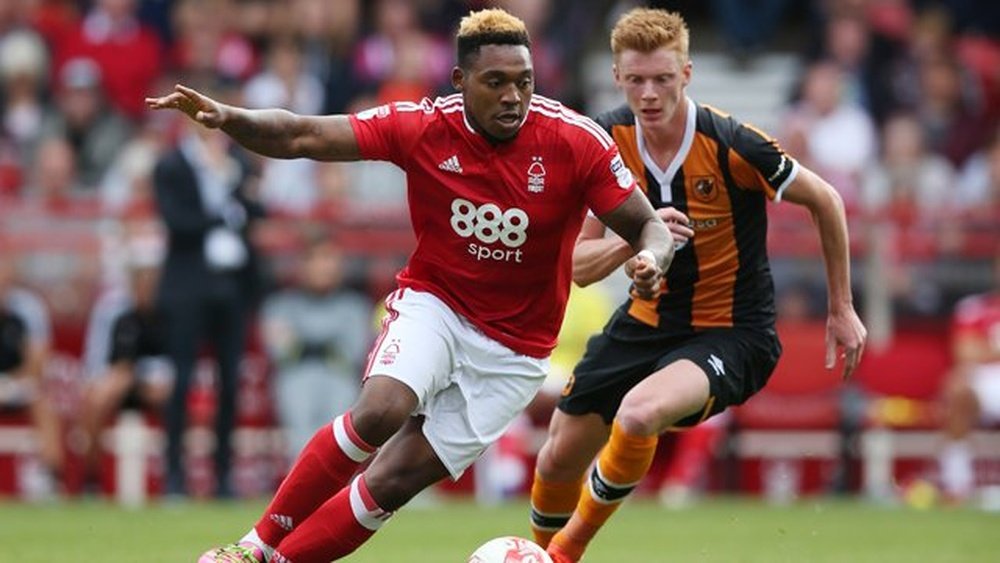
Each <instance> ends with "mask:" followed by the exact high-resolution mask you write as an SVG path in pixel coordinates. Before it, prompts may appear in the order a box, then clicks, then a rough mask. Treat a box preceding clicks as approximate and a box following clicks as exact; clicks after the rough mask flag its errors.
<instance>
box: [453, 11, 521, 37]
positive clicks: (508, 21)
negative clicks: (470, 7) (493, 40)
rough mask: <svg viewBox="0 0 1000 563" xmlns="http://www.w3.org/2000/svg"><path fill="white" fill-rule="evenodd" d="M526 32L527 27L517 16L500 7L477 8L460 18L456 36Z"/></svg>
mask: <svg viewBox="0 0 1000 563" xmlns="http://www.w3.org/2000/svg"><path fill="white" fill-rule="evenodd" d="M494 33H495V34H508V33H509V34H521V33H523V34H524V35H527V34H528V28H527V27H525V26H524V22H523V21H521V20H520V19H519V18H518V17H517V16H514V15H511V14H510V13H508V12H507V11H505V10H501V9H500V8H492V9H489V10H479V11H478V12H472V13H470V14H469V15H467V16H465V17H464V18H462V22H461V23H459V24H458V37H459V38H462V37H469V36H472V35H487V34H494Z"/></svg>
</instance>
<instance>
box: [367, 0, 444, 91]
mask: <svg viewBox="0 0 1000 563" xmlns="http://www.w3.org/2000/svg"><path fill="white" fill-rule="evenodd" d="M417 9H418V8H417V6H416V5H415V4H414V3H412V2H409V1H408V0H377V1H376V2H375V5H374V10H373V13H374V15H373V20H374V21H373V27H374V32H373V33H371V34H370V35H368V36H367V37H365V38H364V39H362V40H361V42H360V43H359V44H358V47H357V51H356V52H355V56H354V72H355V77H356V79H357V80H359V81H361V83H362V84H364V87H363V88H364V89H365V90H367V91H368V92H370V93H372V94H374V96H375V98H376V103H387V102H389V101H396V100H410V101H415V102H418V101H420V100H421V99H423V98H424V97H428V96H432V95H434V94H435V93H437V92H440V91H443V90H446V89H447V84H448V77H449V74H448V73H449V72H451V63H452V59H451V51H450V50H449V45H448V44H447V42H446V41H444V40H443V39H441V38H440V37H436V36H434V35H431V34H429V33H427V32H426V31H424V30H423V29H422V28H421V27H420V21H419V16H420V14H419V12H418V11H417ZM371 105H375V104H371Z"/></svg>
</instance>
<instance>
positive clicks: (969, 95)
mask: <svg viewBox="0 0 1000 563" xmlns="http://www.w3.org/2000/svg"><path fill="white" fill-rule="evenodd" d="M918 80H919V88H920V90H919V91H920V99H919V101H918V104H917V107H916V108H915V111H916V114H917V116H918V117H919V118H920V122H921V124H922V125H923V127H924V130H925V131H926V135H927V138H928V139H930V141H931V150H933V151H934V152H937V153H940V154H943V155H944V156H945V157H947V158H948V160H950V161H951V162H952V164H953V165H955V166H962V165H963V164H964V163H965V161H966V160H967V159H968V158H969V157H970V156H971V155H972V154H973V153H974V152H975V151H976V149H977V148H978V147H981V146H983V145H984V144H985V142H986V140H987V138H988V136H989V134H990V132H991V130H992V128H993V127H995V126H996V120H991V119H989V117H988V116H987V115H986V114H985V112H984V111H983V108H982V105H981V102H982V100H981V99H980V94H981V91H980V90H979V89H978V88H977V86H976V83H975V82H974V81H973V80H971V79H970V78H969V76H968V75H967V73H966V72H965V70H964V69H963V68H962V67H961V66H960V65H959V63H958V61H956V60H955V59H954V58H953V57H952V55H951V54H945V53H942V54H939V55H936V56H933V57H931V58H930V59H929V60H927V61H924V62H922V63H921V65H920V67H919V68H918Z"/></svg>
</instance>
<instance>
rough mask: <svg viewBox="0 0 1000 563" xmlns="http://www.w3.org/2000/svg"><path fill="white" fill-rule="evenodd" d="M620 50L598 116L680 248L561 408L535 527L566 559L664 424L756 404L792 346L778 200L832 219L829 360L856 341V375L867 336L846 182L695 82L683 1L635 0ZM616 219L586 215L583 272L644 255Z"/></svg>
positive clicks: (585, 363) (628, 483)
mask: <svg viewBox="0 0 1000 563" xmlns="http://www.w3.org/2000/svg"><path fill="white" fill-rule="evenodd" d="M611 49H612V52H613V54H614V76H615V81H616V83H617V84H618V86H619V88H620V89H621V90H622V91H623V92H624V94H625V97H626V99H627V105H626V106H623V107H621V108H618V109H616V110H613V111H611V112H609V113H607V114H604V115H601V116H599V117H598V118H597V122H598V123H600V124H601V125H602V126H603V127H604V128H605V129H606V130H607V131H608V132H609V134H610V135H611V136H612V137H613V138H614V139H615V141H616V142H617V143H618V145H619V148H620V150H621V153H622V157H623V158H624V160H625V163H626V164H627V165H628V167H629V169H631V171H632V173H633V174H635V175H636V176H637V179H638V181H639V184H640V186H641V187H642V189H643V191H644V192H645V193H646V197H648V198H649V201H650V202H651V203H652V205H653V207H655V208H656V209H657V212H658V213H659V214H660V217H661V218H662V219H663V220H664V221H666V222H667V224H668V226H669V228H670V230H671V232H672V234H673V237H674V240H675V247H676V255H675V257H674V260H673V263H672V265H671V267H670V270H669V271H668V272H667V274H666V276H665V278H664V280H663V284H662V287H661V288H659V291H658V293H657V295H656V296H655V297H654V298H652V299H649V298H647V296H644V295H641V294H637V293H633V294H632V295H630V296H629V298H628V299H627V300H626V301H625V303H624V304H623V305H622V306H621V307H619V309H618V310H617V311H616V312H615V313H614V314H613V315H612V317H611V319H610V320H609V321H608V323H607V324H606V325H605V327H604V331H603V332H602V333H601V334H598V335H596V336H594V337H593V338H592V339H591V340H590V341H589V342H588V344H587V350H586V352H585V354H584V357H583V359H582V360H581V361H580V363H579V364H578V365H577V367H576V369H575V370H574V374H573V377H572V378H571V380H570V381H569V382H568V383H567V386H566V388H565V390H564V391H563V397H562V400H561V401H560V403H559V405H558V410H557V411H556V413H555V414H554V415H553V419H552V422H551V425H550V427H549V437H548V440H547V441H546V443H545V445H544V446H543V447H542V450H541V452H540V454H539V459H538V465H537V468H536V469H537V471H536V475H535V482H534V484H533V487H532V495H531V497H532V514H531V517H532V528H533V531H534V534H535V540H536V541H537V542H538V543H539V544H541V545H543V546H547V547H548V551H549V554H550V555H551V556H552V558H553V560H554V561H555V562H556V563H568V562H574V561H579V560H580V558H581V557H582V556H583V553H584V551H585V550H586V547H587V545H588V543H589V542H590V540H591V539H592V538H593V537H594V535H595V534H596V533H597V531H598V530H599V529H600V527H601V526H602V525H603V524H604V523H605V522H606V521H607V519H608V518H610V516H611V515H612V514H613V513H614V511H615V510H616V509H617V507H618V506H619V505H620V504H621V502H622V501H623V500H624V499H625V497H627V496H628V494H629V493H630V492H631V491H632V490H633V489H634V488H635V486H636V485H637V484H638V482H639V481H640V480H641V479H642V477H643V476H644V475H645V474H646V471H647V470H648V469H649V466H650V464H651V463H652V460H653V454H654V452H655V450H656V445H657V439H658V436H659V435H660V434H661V433H663V432H665V431H667V430H669V429H672V428H682V427H685V426H691V425H694V424H697V423H698V422H701V421H703V420H705V419H707V418H708V417H710V416H713V415H715V414H718V413H720V412H722V411H723V410H724V409H726V408H727V407H729V406H731V405H736V404H740V403H742V402H744V401H746V400H747V399H748V398H749V397H750V396H752V395H753V394H754V393H755V392H757V391H758V390H759V389H760V388H761V387H763V386H764V384H765V383H766V382H767V379H768V377H769V376H770V375H771V372H772V371H773V369H774V366H775V365H776V363H777V361H778V357H779V355H780V354H781V345H780V343H779V342H778V338H777V334H776V332H775V327H774V324H775V308H774V284H773V282H772V279H771V272H770V266H769V265H768V260H767V252H766V234H767V216H766V210H765V206H766V204H767V201H768V200H771V201H774V202H780V201H788V202H791V203H794V204H798V205H802V206H804V207H806V208H807V209H808V210H809V211H810V212H811V213H812V215H813V217H814V219H815V221H816V225H817V229H818V231H819V236H820V239H821V241H822V247H823V257H824V260H825V262H826V271H827V282H828V292H829V317H828V319H827V358H826V362H827V366H828V367H833V365H834V360H835V351H836V348H838V347H840V348H842V349H843V351H844V355H845V363H844V376H845V377H847V376H849V375H850V374H851V372H852V371H853V370H854V368H855V367H856V366H857V363H858V360H859V359H860V357H861V352H862V349H863V346H864V342H865V337H866V331H865V328H864V326H863V325H862V324H861V321H860V319H859V318H858V315H857V313H856V312H855V310H854V306H853V304H852V301H851V293H850V268H849V265H850V260H849V256H848V246H847V242H848V240H847V224H846V219H845V216H844V209H843V204H842V202H841V200H840V197H839V196H838V194H837V193H836V191H834V189H833V187H831V186H830V185H829V184H828V183H826V182H825V181H823V180H822V179H821V178H819V177H818V176H817V175H816V174H814V173H812V172H811V171H809V170H808V169H806V168H805V167H804V166H802V165H800V164H799V163H798V162H796V161H795V160H794V159H792V158H791V157H790V156H788V155H787V154H785V153H784V152H783V151H782V150H781V149H780V148H779V147H778V145H777V144H776V143H775V142H774V141H773V140H772V139H771V138H770V137H768V136H767V135H766V134H764V133H762V132H761V131H759V130H757V129H755V128H753V127H752V126H749V125H746V124H743V123H740V122H739V121H736V120H735V119H733V118H732V117H730V116H728V115H726V114H724V113H722V112H720V111H719V110H716V109H714V108H711V107H708V106H704V105H699V104H697V103H695V102H694V101H693V100H691V99H690V98H688V97H687V96H686V95H685V88H686V86H687V84H688V82H689V81H690V80H691V69H692V65H691V61H690V59H689V58H688V29H687V25H686V24H685V23H684V20H683V19H682V18H681V17H680V16H679V15H677V14H675V13H670V12H666V11H663V10H653V9H646V8H637V9H634V10H632V11H630V12H628V13H626V14H624V15H623V16H622V17H621V19H619V21H618V23H617V24H616V26H615V28H614V30H613V31H612V34H611ZM604 231H605V230H604V227H603V226H602V225H601V224H600V223H599V222H598V221H594V220H590V219H588V220H587V221H586V222H585V223H584V226H583V230H582V232H581V236H580V239H579V241H578V242H577V246H576V250H575V252H574V257H573V262H574V264H573V266H574V267H573V270H574V279H575V280H576V281H577V283H580V284H581V285H586V284H588V283H592V282H594V281H596V280H599V279H602V278H603V277H605V276H607V275H608V274H609V273H610V272H612V271H613V270H615V269H616V268H618V267H619V266H621V265H622V264H624V265H625V267H626V271H631V269H632V268H633V267H634V266H635V264H636V263H635V261H634V260H633V257H632V253H631V251H630V250H629V247H628V245H627V244H626V243H625V242H624V241H622V240H620V239H618V238H616V237H605V236H604ZM605 443H606V445H605ZM598 452H600V455H599V457H598V459H597V463H596V464H595V465H594V469H593V470H592V471H591V473H590V475H589V479H588V478H587V477H588V476H587V475H586V472H587V468H588V467H589V466H590V464H591V461H592V460H593V458H594V456H595V455H597V454H598Z"/></svg>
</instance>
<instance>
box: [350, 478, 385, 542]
mask: <svg viewBox="0 0 1000 563" xmlns="http://www.w3.org/2000/svg"><path fill="white" fill-rule="evenodd" d="M350 501H351V512H353V513H354V518H355V519H356V520H357V521H358V523H359V524H361V525H362V526H364V527H365V528H367V529H369V530H371V531H373V532H374V531H375V530H378V529H379V528H381V527H382V524H385V523H386V521H387V520H389V518H391V517H392V512H387V511H385V510H383V509H382V508H381V507H380V506H379V505H378V503H376V502H375V499H374V498H373V497H372V495H371V492H370V491H369V490H368V485H367V484H365V480H364V475H359V476H358V477H357V478H355V479H354V481H352V482H351V491H350Z"/></svg>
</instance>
